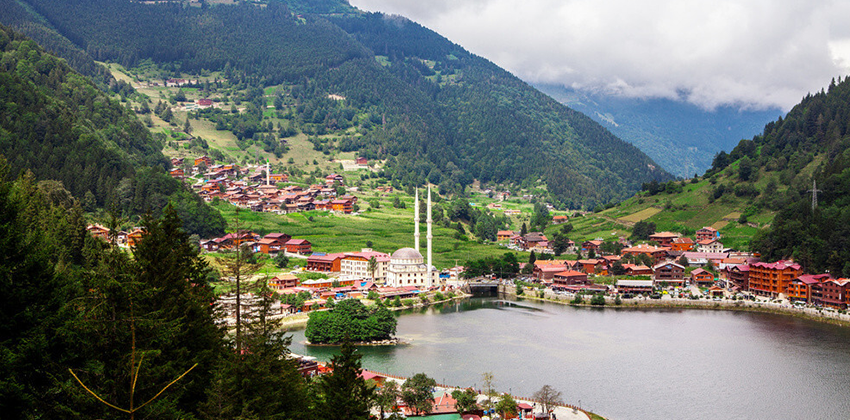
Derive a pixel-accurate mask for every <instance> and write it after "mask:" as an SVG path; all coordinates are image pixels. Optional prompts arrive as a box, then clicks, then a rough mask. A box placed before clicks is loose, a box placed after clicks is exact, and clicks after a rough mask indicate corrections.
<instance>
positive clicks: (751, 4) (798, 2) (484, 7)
mask: <svg viewBox="0 0 850 420" xmlns="http://www.w3.org/2000/svg"><path fill="white" fill-rule="evenodd" d="M351 3H352V5H354V6H357V7H359V8H361V9H365V10H370V11H381V12H385V13H396V14H400V15H404V16H406V17H408V18H410V19H412V20H415V21H417V22H419V23H421V24H423V25H425V26H427V27H429V28H431V29H433V30H435V31H437V32H439V33H440V34H442V35H444V36H446V37H447V38H449V39H450V40H452V41H453V42H456V43H458V44H460V45H461V46H463V47H464V48H466V49H468V50H469V51H471V52H473V53H475V54H478V55H481V56H483V57H486V58H488V59H490V60H491V61H493V62H495V63H496V64H498V65H500V66H502V67H504V68H506V69H507V70H509V71H511V72H513V73H514V74H516V75H517V76H518V77H520V78H522V79H524V80H526V81H529V82H532V83H556V84H562V85H565V86H571V87H577V88H581V89H586V90H593V91H602V92H607V93H609V94H616V95H624V96H630V97H667V98H678V99H682V100H687V101H689V102H692V103H695V104H697V105H700V106H702V107H704V108H708V109H711V108H714V107H716V106H718V105H735V106H741V107H748V108H757V109H758V108H767V107H780V108H782V109H786V110H787V109H789V108H790V107H791V106H793V105H794V104H796V103H797V102H799V100H800V99H801V98H802V97H803V96H805V95H806V93H808V92H814V91H817V90H820V89H821V88H822V87H824V86H826V85H827V84H828V83H829V81H830V79H832V78H833V77H837V76H840V75H841V76H843V75H846V74H848V73H850V25H848V22H847V20H848V18H850V2H847V1H845V0H827V1H818V2H810V1H809V0H782V1H776V0H717V1H705V0H524V1H516V0H428V1H422V0H351Z"/></svg>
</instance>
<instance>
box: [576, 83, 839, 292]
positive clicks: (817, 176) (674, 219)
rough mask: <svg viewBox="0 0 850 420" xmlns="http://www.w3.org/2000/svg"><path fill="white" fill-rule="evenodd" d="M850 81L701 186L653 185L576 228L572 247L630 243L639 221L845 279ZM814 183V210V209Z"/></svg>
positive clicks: (821, 95) (798, 110) (750, 144)
mask: <svg viewBox="0 0 850 420" xmlns="http://www.w3.org/2000/svg"><path fill="white" fill-rule="evenodd" d="M848 150H850V80H848V79H846V78H845V79H844V80H841V78H839V79H838V81H837V82H836V81H832V83H830V84H829V88H828V89H827V90H825V91H824V90H822V91H821V92H818V93H815V94H809V95H807V96H806V97H805V98H803V100H802V101H801V102H800V103H799V104H798V105H796V106H795V107H794V108H792V109H791V111H790V112H789V113H788V114H787V115H785V116H784V117H780V118H779V119H777V120H776V121H772V122H770V123H768V124H766V125H765V127H764V129H763V131H762V133H761V134H759V135H756V136H754V137H753V138H752V139H751V140H741V141H740V142H739V143H738V145H737V146H736V147H735V148H734V149H732V151H731V152H729V153H726V152H720V153H718V155H717V156H716V157H715V159H714V161H713V162H712V167H711V168H710V169H709V170H708V171H706V173H705V174H704V175H703V176H701V177H696V178H692V179H690V180H682V181H671V182H667V183H657V182H649V183H647V184H645V185H644V186H643V187H642V192H641V193H639V194H637V195H636V196H635V197H633V198H630V199H628V200H626V201H624V202H621V203H619V204H617V205H616V206H611V207H610V208H608V209H606V210H604V211H601V212H597V213H593V214H590V215H587V216H585V217H584V218H579V219H576V220H575V221H574V222H573V224H574V225H575V230H576V232H577V235H578V236H577V239H578V238H584V239H587V238H596V237H606V238H609V237H617V236H628V235H629V231H630V230H631V227H632V226H633V225H634V224H635V223H636V222H639V221H644V222H651V223H654V224H655V225H656V229H657V230H659V231H664V230H670V231H677V232H681V233H684V234H692V233H693V232H694V231H695V230H696V229H699V228H700V227H702V226H713V227H715V228H717V229H719V230H720V232H721V234H722V236H723V238H722V242H723V244H724V245H726V246H731V247H733V248H738V249H750V250H753V251H757V252H760V253H761V254H762V257H763V258H764V259H766V260H777V259H781V258H793V259H794V260H795V261H797V262H799V263H801V264H802V265H803V266H804V268H805V269H806V270H807V271H809V272H822V271H827V270H828V271H829V272H831V273H833V274H834V275H837V276H845V277H847V276H850V264H848V261H850V239H848V238H850V198H848V197H850V152H848ZM813 182H817V189H818V190H819V192H818V195H817V208H815V209H813V208H812V190H813Z"/></svg>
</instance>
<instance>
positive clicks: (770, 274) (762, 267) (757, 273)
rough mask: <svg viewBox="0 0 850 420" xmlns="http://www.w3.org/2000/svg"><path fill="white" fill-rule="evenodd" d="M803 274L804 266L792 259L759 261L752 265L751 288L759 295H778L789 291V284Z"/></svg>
mask: <svg viewBox="0 0 850 420" xmlns="http://www.w3.org/2000/svg"><path fill="white" fill-rule="evenodd" d="M801 274H803V269H802V267H800V265H799V264H796V263H794V262H792V261H777V262H775V263H765V262H757V263H754V264H751V265H750V277H749V282H750V285H749V290H750V291H751V292H753V293H756V294H758V295H762V296H771V297H776V296H778V295H779V294H780V293H786V292H788V284H790V283H791V281H793V280H794V279H796V278H797V277H800V275H801Z"/></svg>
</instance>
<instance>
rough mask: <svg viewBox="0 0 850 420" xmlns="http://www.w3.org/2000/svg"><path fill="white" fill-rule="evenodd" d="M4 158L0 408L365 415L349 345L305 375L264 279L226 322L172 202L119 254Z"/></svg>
mask: <svg viewBox="0 0 850 420" xmlns="http://www.w3.org/2000/svg"><path fill="white" fill-rule="evenodd" d="M9 170H10V167H9V165H8V163H6V162H5V161H4V160H2V159H0V220H2V221H3V223H0V238H2V239H0V287H3V290H4V293H3V294H2V296H0V308H2V311H0V412H2V413H3V418H4V419H36V418H49V419H79V418H97V419H119V418H120V419H126V418H133V417H132V416H135V418H156V419H178V418H179V419H328V418H356V419H364V420H365V419H367V418H368V417H369V407H371V406H372V405H373V404H374V400H373V399H371V395H372V392H373V391H372V390H373V388H372V387H371V386H369V385H368V384H367V383H366V382H365V381H364V380H363V378H362V377H360V376H359V375H360V362H359V356H358V355H357V354H355V352H354V348H353V347H352V346H350V345H349V346H343V348H342V353H341V354H340V355H338V356H335V357H334V358H333V360H332V365H333V367H334V371H333V373H332V374H328V375H323V376H322V377H320V378H315V379H312V380H306V379H304V378H303V377H302V376H301V375H300V374H299V373H298V371H297V367H296V362H295V361H293V360H292V359H290V358H288V357H285V356H287V355H288V354H289V350H288V345H289V343H290V337H288V336H285V335H284V334H283V333H282V332H281V329H280V325H279V321H278V323H277V324H276V323H275V321H272V320H270V317H269V316H268V315H269V314H270V313H271V312H270V303H271V300H272V293H271V291H270V290H269V289H268V288H263V289H260V290H258V291H257V292H258V296H261V297H263V299H260V303H261V305H260V307H259V308H258V311H257V313H256V315H255V316H252V317H247V316H246V317H245V318H243V319H242V323H240V324H241V325H243V328H242V333H241V334H237V335H235V336H234V335H227V334H225V331H224V329H223V328H222V327H221V326H220V324H218V323H216V321H215V319H216V317H217V316H218V315H217V314H216V313H215V306H213V305H211V302H212V300H213V293H212V288H211V287H210V286H209V284H208V278H209V275H210V268H209V267H208V266H207V263H206V261H205V260H204V259H203V258H202V257H201V256H200V255H199V250H198V248H197V246H195V245H192V244H191V242H190V240H189V234H188V233H187V232H186V231H185V230H183V229H182V227H181V225H182V222H181V221H180V218H179V217H178V216H177V213H176V211H174V209H173V208H171V207H166V208H165V209H164V211H163V212H162V216H161V217H159V218H154V217H152V216H150V215H148V216H146V217H145V218H144V219H143V221H142V224H143V226H144V229H145V232H146V234H145V235H144V236H143V238H142V240H141V241H140V242H139V243H138V244H137V246H135V247H134V248H133V249H132V254H131V253H129V252H127V251H126V250H123V249H121V248H119V247H118V246H116V245H115V243H114V239H113V242H112V243H108V242H106V241H103V240H101V239H95V238H93V237H91V236H90V235H89V234H88V233H87V232H86V230H85V227H86V225H85V220H84V218H83V217H82V213H83V211H82V209H81V208H80V206H79V205H78V204H77V203H74V202H73V201H72V200H66V199H62V198H63V197H61V196H59V195H56V194H53V193H52V191H51V190H49V189H44V188H43V187H44V185H43V184H41V183H37V182H36V181H35V180H34V179H33V178H32V176H31V175H25V176H22V177H19V178H18V179H17V180H15V181H8V180H7V179H8V175H9ZM114 222H115V220H113V224H114ZM236 349H242V350H243V351H236ZM282 356H283V357H282ZM160 391H163V392H161V393H160ZM339 396H345V398H339ZM99 399H100V400H99ZM108 404H111V405H112V406H109V405H108ZM131 412H132V415H131ZM340 413H345V414H346V415H345V416H343V417H339V414H340Z"/></svg>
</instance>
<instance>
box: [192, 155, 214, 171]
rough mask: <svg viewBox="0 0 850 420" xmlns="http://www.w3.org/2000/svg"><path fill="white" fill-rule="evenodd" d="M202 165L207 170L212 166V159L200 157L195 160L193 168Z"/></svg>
mask: <svg viewBox="0 0 850 420" xmlns="http://www.w3.org/2000/svg"><path fill="white" fill-rule="evenodd" d="M202 163H203V164H204V166H206V167H207V168H209V167H210V166H212V164H213V161H212V159H210V157H209V156H201V157H199V158H195V164H194V166H200V165H201V164H202Z"/></svg>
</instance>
